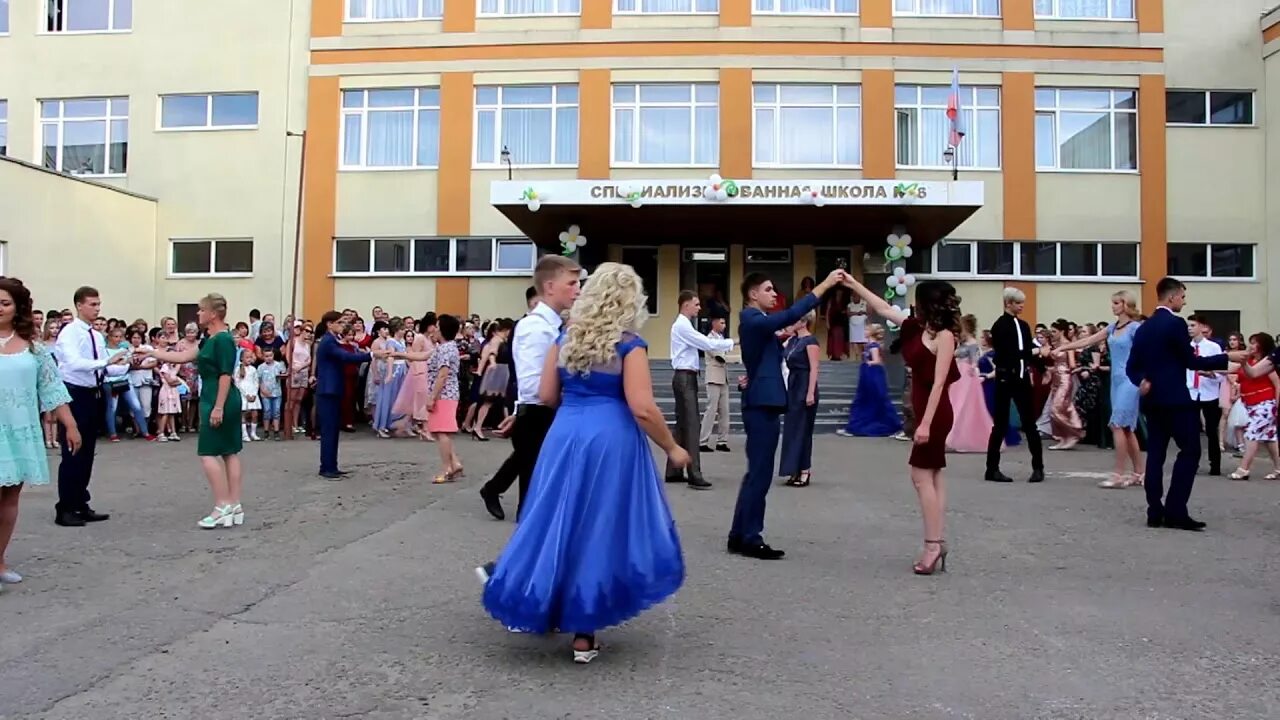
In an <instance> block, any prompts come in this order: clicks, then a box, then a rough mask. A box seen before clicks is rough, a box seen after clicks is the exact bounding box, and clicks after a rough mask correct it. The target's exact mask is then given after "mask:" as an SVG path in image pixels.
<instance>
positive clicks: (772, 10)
mask: <svg viewBox="0 0 1280 720" xmlns="http://www.w3.org/2000/svg"><path fill="white" fill-rule="evenodd" d="M782 2H783V0H751V13H752V14H753V15H781V16H783V17H795V16H797V15H799V16H801V17H804V16H809V17H828V16H831V15H835V16H837V17H856V16H857V15H858V13H860V12H861V11H862V0H853V10H836V4H837V2H838V0H827V4H828V5H829V6H830V8H831V9H830V10H783V9H782ZM762 3H767V4H768V5H769V7H768V8H765V9H761V8H760V5H761V4H762Z"/></svg>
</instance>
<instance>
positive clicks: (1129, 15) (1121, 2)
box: [1111, 0, 1134, 20]
mask: <svg viewBox="0 0 1280 720" xmlns="http://www.w3.org/2000/svg"><path fill="white" fill-rule="evenodd" d="M1111 17H1113V18H1124V19H1127V20H1132V19H1133V17H1134V16H1133V0H1111Z"/></svg>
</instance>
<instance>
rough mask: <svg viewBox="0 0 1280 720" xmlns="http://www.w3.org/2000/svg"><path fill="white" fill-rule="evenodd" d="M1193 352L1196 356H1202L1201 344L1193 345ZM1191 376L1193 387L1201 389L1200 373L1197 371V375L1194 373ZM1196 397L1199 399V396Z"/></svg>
mask: <svg viewBox="0 0 1280 720" xmlns="http://www.w3.org/2000/svg"><path fill="white" fill-rule="evenodd" d="M1191 352H1192V354H1194V355H1195V356H1196V357H1200V346H1199V345H1192V346H1191ZM1193 372H1194V371H1193ZM1191 377H1192V380H1191V387H1193V388H1196V389H1199V388H1200V373H1198V372H1196V374H1195V375H1192V376H1191ZM1196 399H1197V400H1199V398H1196Z"/></svg>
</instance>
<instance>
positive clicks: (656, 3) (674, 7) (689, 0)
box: [640, 0, 693, 13]
mask: <svg viewBox="0 0 1280 720" xmlns="http://www.w3.org/2000/svg"><path fill="white" fill-rule="evenodd" d="M640 10H641V11H642V12H647V13H663V12H689V11H691V10H693V0H640Z"/></svg>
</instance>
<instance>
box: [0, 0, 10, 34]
mask: <svg viewBox="0 0 1280 720" xmlns="http://www.w3.org/2000/svg"><path fill="white" fill-rule="evenodd" d="M12 4H13V2H12V0H3V2H0V13H2V14H3V16H4V29H3V30H0V37H7V36H8V35H9V32H10V27H9V26H10V25H11V24H12V23H13V18H12V17H10V12H9V6H10V5H12Z"/></svg>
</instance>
